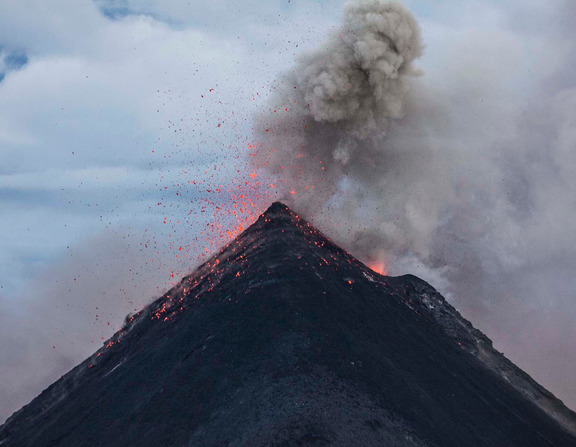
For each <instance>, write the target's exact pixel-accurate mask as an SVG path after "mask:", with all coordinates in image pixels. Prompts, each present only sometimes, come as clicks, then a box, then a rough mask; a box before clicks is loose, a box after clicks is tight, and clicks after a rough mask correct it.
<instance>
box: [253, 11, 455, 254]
mask: <svg viewBox="0 0 576 447" xmlns="http://www.w3.org/2000/svg"><path fill="white" fill-rule="evenodd" d="M422 52H423V43H422V37H421V31H420V27H419V25H418V23H417V22H416V20H415V18H414V16H413V15H412V14H411V13H410V12H409V11H408V10H407V9H406V8H405V7H404V6H402V5H401V4H400V3H396V2H387V1H383V0H359V1H355V2H353V3H350V4H348V5H347V6H346V9H345V13H344V21H343V24H342V26H341V27H340V29H339V30H337V31H336V32H334V33H333V34H332V36H330V38H329V40H328V41H327V42H326V43H325V44H324V45H322V46H321V47H320V48H319V49H318V50H316V51H314V52H312V53H310V54H306V55H304V56H303V57H302V58H301V59H300V60H299V61H298V63H297V64H296V66H295V68H294V69H293V70H292V71H291V72H290V73H288V74H286V75H285V76H284V78H283V79H282V82H281V83H279V85H277V86H275V90H274V92H273V94H272V97H271V99H270V105H269V107H268V109H267V110H265V111H264V112H263V113H262V114H261V115H260V116H258V117H257V119H256V126H255V127H256V134H257V135H258V137H257V141H258V146H257V151H256V153H255V154H254V155H255V156H254V157H253V160H254V163H255V165H256V166H257V167H260V168H265V169H266V170H267V171H268V172H269V173H270V174H271V175H272V176H273V177H276V178H277V179H278V181H279V184H278V187H279V188H281V189H282V191H283V192H284V197H283V199H284V200H286V201H288V202H290V203H293V204H294V205H295V206H296V208H297V209H299V210H303V211H304V212H307V213H308V214H312V213H317V211H318V210H319V209H323V207H324V206H325V205H327V204H330V203H331V201H332V199H333V198H334V197H335V196H337V195H342V193H343V192H344V193H345V195H346V196H347V200H344V201H343V200H338V201H337V203H336V204H335V205H334V206H337V207H339V208H340V209H339V211H340V213H339V215H340V216H342V218H343V221H344V222H348V223H353V225H348V226H347V230H348V231H351V233H349V234H348V235H347V236H346V237H345V238H344V239H346V242H347V246H349V247H350V248H352V249H353V250H354V252H355V253H356V254H358V255H360V256H363V257H364V258H365V259H368V260H376V259H377V258H380V257H381V254H382V253H383V252H384V249H385V250H386V251H387V252H390V251H391V252H406V251H408V250H411V249H414V250H416V251H417V252H418V253H421V254H423V253H425V252H426V251H427V245H428V239H429V233H430V231H431V228H430V226H431V223H428V222H426V220H430V221H436V220H437V216H438V212H437V210H436V209H435V208H436V204H435V202H436V200H433V197H431V194H432V193H434V194H436V195H438V191H432V190H430V188H429V183H430V182H426V181H417V178H418V177H422V175H424V174H425V173H424V172H422V169H421V168H420V167H419V166H420V165H421V164H426V165H435V164H437V162H436V159H435V158H436V157H435V155H434V154H433V151H432V150H431V149H430V148H428V147H427V148H425V150H421V147H417V146H418V145H419V139H420V136H419V135H418V134H417V133H416V134H415V133H414V132H411V134H410V135H405V132H404V130H403V126H404V125H401V124H399V123H403V122H406V123H410V126H411V128H414V127H415V126H417V125H418V126H421V124H420V123H415V122H413V121H414V118H412V117H411V115H413V113H408V112H410V109H413V108H414V105H415V100H414V98H415V95H414V89H415V85H414V83H413V80H414V78H415V77H416V76H417V75H418V74H419V71H418V70H417V69H416V68H415V67H414V65H413V62H414V60H415V59H417V58H418V57H419V56H421V55H422ZM420 96H422V95H420ZM424 96H425V95H424ZM424 102H425V98H420V104H419V107H422V104H423V103H424ZM416 120H418V118H416ZM396 127H398V128H396ZM407 143H408V144H407ZM436 183H438V182H436ZM440 183H441V182H440ZM407 184H412V186H411V188H410V189H411V190H417V191H418V194H415V195H414V197H413V198H411V199H409V200H408V201H406V200H405V197H404V196H405V194H403V193H402V191H401V189H402V188H404V187H405V185H407ZM274 186H276V185H274ZM444 186H445V185H442V184H440V185H439V187H440V188H444ZM443 193H444V191H443ZM398 197H402V202H403V203H405V207H404V210H402V212H398V207H397V206H396V205H397V204H395V201H396V200H397V198H398ZM414 202H418V203H414ZM374 203H377V205H378V206H377V207H376V208H377V209H374V207H373V206H372V204H374ZM366 205H370V206H369V207H368V206H366ZM362 206H366V208H367V209H364V210H362V209H361V208H362ZM380 206H384V208H385V209H380ZM383 216H387V217H386V218H384V219H382V217H383ZM359 223H360V225H359Z"/></svg>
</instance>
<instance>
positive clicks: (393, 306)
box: [0, 203, 576, 447]
mask: <svg viewBox="0 0 576 447" xmlns="http://www.w3.org/2000/svg"><path fill="white" fill-rule="evenodd" d="M575 433H576V415H575V414H574V413H573V412H571V411H570V410H568V409H567V408H566V407H565V406H564V405H563V404H562V402H560V401H559V400H558V399H556V398H555V397H554V396H553V395H552V394H551V393H549V392H548V391H546V390H545V389H544V388H542V387H541V386H540V385H538V384H537V383H536V382H534V381H533V380H532V379H531V378H530V377H529V376H528V375H527V374H525V373H524V372H523V371H521V370H520V369H519V368H517V367H516V366H515V365H514V364H512V363H511V362H510V361H509V360H507V359H506V358H505V357H504V356H503V355H502V354H500V353H498V352H497V351H496V350H494V349H493V348H492V343H491V341H490V340H489V339H488V338H487V337H486V336H485V335H484V334H482V333H481V332H480V331H478V330H476V329H474V327H472V325H471V324H470V323H469V322H468V321H467V320H465V319H464V318H463V317H462V316H461V315H460V314H459V313H458V312H457V311H456V310H455V309H454V308H453V307H452V306H451V305H450V304H448V303H447V302H446V301H445V300H444V298H443V297H442V296H441V295H440V294H439V293H438V292H436V291H435V290H434V289H433V288H432V287H431V286H430V285H428V284H427V283H425V282H424V281H422V280H420V279H418V278H416V277H414V276H411V275H406V276H401V277H396V278H392V277H386V276H382V275H379V274H377V273H375V272H374V271H372V270H370V269H369V268H368V267H366V266H365V265H364V264H362V263H361V262H359V261H358V260H356V259H355V258H354V257H352V256H351V255H349V254H348V253H346V252H345V251H343V250H342V249H340V248H338V247H337V246H335V245H334V244H333V243H332V242H330V241H329V240H327V239H326V238H325V237H324V236H322V234H320V232H319V231H318V230H316V229H315V228H314V227H312V226H311V225H310V224H308V223H307V222H306V221H304V220H303V219H301V218H300V217H298V216H297V215H296V214H295V213H294V212H292V211H291V210H290V209H288V208H287V207H286V206H284V205H282V204H280V203H274V204H273V205H272V206H271V207H270V208H269V209H268V210H267V211H266V212H265V213H264V214H262V215H261V216H260V218H259V219H258V221H257V222H256V223H255V224H254V225H252V226H251V227H250V228H248V229H247V230H246V231H245V232H244V233H242V234H241V235H240V236H239V237H238V238H237V239H236V240H234V241H233V242H232V243H231V244H229V245H228V246H227V247H225V248H224V249H223V250H222V251H221V252H220V254H218V255H216V256H214V257H213V258H212V259H210V260H209V261H208V262H206V263H205V264H203V265H202V266H201V267H200V268H198V269H197V270H196V271H195V272H194V273H193V274H191V275H190V276H187V277H185V278H183V279H182V281H181V282H180V283H179V284H178V286H176V287H174V288H173V289H172V290H170V291H169V292H168V293H166V294H165V295H164V296H163V297H161V298H159V299H158V300H157V301H155V302H154V303H152V304H151V305H149V306H148V307H146V308H145V309H143V310H142V311H141V312H139V313H138V314H136V315H133V316H130V317H129V318H127V319H126V323H125V325H124V327H123V328H122V330H120V331H119V332H118V333H116V334H115V335H114V337H112V338H111V339H110V340H108V341H107V342H106V343H105V345H104V347H102V348H101V349H100V350H99V351H98V352H96V353H95V354H94V355H92V356H91V357H90V358H88V359H87V360H86V361H84V362H83V363H81V364H80V365H78V366H77V367H76V368H74V369H73V370H72V371H70V372H69V373H68V374H66V375H65V376H64V377H62V378H61V379H60V380H58V381H57V382H56V383H54V384H53V385H51V386H50V387H49V388H48V389H46V390H45V391H44V392H43V393H42V394H41V395H40V396H38V397H37V398H36V399H34V400H33V401H32V402H31V403H30V404H28V405H27V406H25V407H24V408H22V409H21V410H20V411H18V412H17V413H15V414H14V415H13V416H12V417H11V418H10V419H8V421H7V422H6V424H5V425H3V426H2V427H0V445H1V446H2V447H12V446H14V447H16V446H18V447H24V446H91V447H95V446H103V447H104V446H106V447H115V446H122V447H125V446H139V447H145V446H154V447H158V446H178V447H183V446H203V447H208V446H251V447H258V446H308V445H313V446H328V445H333V446H346V447H350V446H437V447H451V446H454V447H463V446H470V447H482V446H486V447H496V446H498V447H512V446H518V447H529V446H558V447H559V446H575V445H576V436H575Z"/></svg>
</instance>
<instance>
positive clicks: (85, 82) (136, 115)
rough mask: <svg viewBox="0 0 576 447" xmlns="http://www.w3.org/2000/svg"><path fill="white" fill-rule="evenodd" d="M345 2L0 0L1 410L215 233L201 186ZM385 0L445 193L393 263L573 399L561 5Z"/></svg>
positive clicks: (575, 230)
mask: <svg viewBox="0 0 576 447" xmlns="http://www.w3.org/2000/svg"><path fill="white" fill-rule="evenodd" d="M344 3H345V2H344V1H340V0H337V1H330V2H328V1H320V0H306V1H304V0H278V1H276V0H272V1H270V0H269V1H261V0H243V1H241V2H240V1H233V0H229V1H223V0H221V1H209V2H206V1H196V0H190V1H185V0H163V1H154V0H143V1H132V0H95V1H89V0H52V1H41V0H5V1H3V2H1V3H0V311H1V314H0V334H1V335H2V337H3V343H2V346H1V347H0V374H1V376H2V377H3V378H4V380H3V381H2V382H3V383H2V384H0V402H2V405H1V407H0V420H4V419H5V418H6V417H8V416H9V415H10V414H11V413H12V412H13V411H15V410H16V409H18V408H19V407H20V406H22V405H23V404H25V403H27V402H28V401H29V400H30V399H31V398H33V397H34V396H35V395H37V394H38V393H39V392H40V391H41V390H42V389H43V388H44V387H45V386H47V385H48V384H49V383H51V382H52V381H54V380H55V379H57V378H58V377H59V376H60V375H61V374H63V373H64V372H66V371H67V370H69V369H70V368H71V367H72V366H74V365H75V364H76V363H78V362H79V361H81V360H82V359H83V358H85V357H86V356H88V355H89V354H91V352H93V351H94V350H96V349H97V348H99V346H100V343H101V341H102V339H105V338H107V337H109V336H110V335H111V334H112V333H113V332H114V330H115V329H117V328H118V327H119V326H120V325H121V323H122V320H123V318H124V316H125V315H126V314H127V313H128V312H131V311H134V310H137V309H139V308H141V307H142V306H143V305H144V304H146V303H148V302H149V301H150V300H151V299H152V298H153V297H155V296H157V295H159V293H160V292H161V291H163V290H165V289H166V288H167V287H169V285H170V283H171V282H172V281H174V280H175V279H177V278H178V277H179V276H182V275H184V274H186V273H188V272H189V270H190V269H191V268H192V267H193V266H194V265H196V264H197V263H198V262H199V261H200V260H201V259H202V256H206V253H208V252H210V251H212V250H214V249H215V248H216V247H217V246H218V244H219V243H224V242H225V241H226V237H227V236H226V235H223V236H222V235H221V233H220V232H219V230H218V229H217V228H214V226H213V225H211V224H213V213H214V210H215V208H214V206H213V205H212V204H213V203H230V200H231V193H230V192H229V191H233V192H234V193H235V192H237V193H238V194H240V193H242V185H246V183H245V182H244V178H245V177H247V178H249V177H248V174H249V172H250V168H249V166H248V165H247V161H246V155H247V147H248V146H249V144H250V143H251V141H252V140H253V135H252V132H253V131H252V125H253V118H254V116H255V114H258V113H259V112H260V111H261V110H262V108H263V107H264V105H265V104H266V100H267V98H268V97H269V94H270V91H271V86H273V85H274V83H275V82H276V81H277V79H278V78H279V76H280V75H281V74H282V73H283V72H286V71H287V70H289V69H290V67H292V66H293V65H294V60H295V58H296V57H297V56H298V55H300V54H303V53H304V52H306V51H309V50H311V49H313V48H315V47H317V46H318V43H319V42H322V41H324V40H325V39H326V37H327V36H328V35H329V33H330V32H332V31H334V29H337V27H338V25H339V23H340V21H341V18H342V7H343V5H344ZM404 4H405V5H406V6H407V7H408V8H409V9H410V10H411V11H412V12H413V13H414V15H415V17H416V19H417V20H418V21H419V23H420V25H421V27H422V32H423V39H424V42H425V45H426V49H425V54H424V56H423V57H422V58H421V59H419V60H418V62H417V65H418V66H419V67H421V68H422V71H423V75H422V76H421V77H420V79H419V83H420V88H426V89H427V91H428V92H430V93H428V94H427V95H425V96H426V98H429V97H433V98H434V100H433V101H430V104H434V105H435V106H434V107H436V106H437V108H438V114H440V115H441V116H442V119H441V120H436V121H434V120H432V121H429V122H428V121H426V123H425V124H426V125H425V126H424V128H425V129H426V134H427V135H430V140H431V141H433V142H434V144H435V145H436V146H442V147H443V148H444V147H445V148H448V149H445V150H444V149H443V150H442V152H441V154H442V157H444V158H442V160H443V162H442V163H441V164H442V170H441V171H437V177H440V176H443V178H445V179H447V180H446V181H447V182H450V183H451V186H452V189H451V191H452V193H451V194H450V198H449V199H446V203H448V202H449V204H445V206H444V207H443V209H444V210H449V211H445V214H443V215H442V219H444V220H443V221H442V225H435V227H434V232H435V235H436V236H435V237H434V238H431V239H430V241H427V242H426V244H427V247H428V249H427V252H428V254H427V255H422V253H421V252H419V251H418V250H415V251H414V253H413V256H416V257H418V256H420V257H421V258H422V259H421V261H422V262H421V263H418V262H414V261H413V260H412V258H411V257H406V259H404V261H403V260H402V259H399V260H398V261H397V263H396V265H395V270H394V273H404V272H405V273H410V272H412V270H411V269H412V268H419V267H418V266H419V265H423V264H426V267H425V268H424V267H422V268H421V272H420V271H418V272H415V273H419V274H421V275H422V276H424V277H425V279H428V280H430V281H431V282H432V283H433V285H435V286H437V287H438V288H439V289H440V290H441V291H442V292H444V293H446V294H447V295H449V296H450V299H451V300H452V302H453V303H454V304H455V305H456V306H457V307H458V308H459V309H460V310H461V311H462V312H463V313H464V315H465V316H466V317H468V318H469V319H471V320H472V322H473V323H474V324H475V325H476V326H478V327H480V329H482V330H484V331H486V332H487V333H488V335H489V336H490V337H491V338H493V340H494V341H495V345H496V347H497V348H499V349H500V350H502V351H504V352H505V354H506V355H508V356H509V357H510V358H511V359H512V360H513V361H515V362H517V363H518V364H519V366H521V367H522V368H524V369H525V370H527V371H528V372H529V373H530V374H531V375H533V377H535V378H536V379H537V380H538V381H540V382H541V383H542V384H543V385H545V386H546V387H547V388H549V389H550V390H552V391H553V392H554V393H555V394H556V395H557V396H558V397H560V398H561V399H563V400H564V401H565V402H566V403H567V404H568V405H569V406H571V407H572V408H576V393H575V392H574V390H576V379H575V378H576V366H575V363H576V362H574V359H575V358H576V329H574V328H575V327H576V324H575V323H576V303H575V302H574V301H575V298H576V296H575V294H576V293H575V290H576V279H575V278H574V273H575V272H576V248H575V247H576V224H575V223H574V222H575V220H574V219H575V218H576V204H575V197H576V195H575V194H576V181H575V180H574V179H575V178H576V155H575V154H574V153H575V152H576V119H575V117H576V81H574V79H573V73H574V70H575V69H576V57H575V56H574V54H576V52H575V51H574V49H575V44H576V32H575V31H573V27H572V26H571V23H573V20H576V8H575V7H574V3H573V2H571V1H570V0H566V1H563V0H546V1H545V0H523V1H519V0H509V1H507V2H501V1H496V0H484V1H475V0H470V1H464V0H430V1H426V2H423V1H417V0H406V1H404ZM448 129H449V130H448ZM445 159H446V160H445ZM454 172H457V173H456V174H454ZM215 191H216V192H215ZM222 191H226V193H221V192H222ZM454 191H455V192H454ZM443 203H444V202H443ZM455 210H460V213H459V214H457V216H456V217H455V215H456V211H455ZM446 213H447V214H446ZM220 219H224V220H226V217H221V218H220ZM463 222H464V223H465V224H463ZM223 225H224V227H226V222H224V223H223ZM447 241H449V242H447ZM438 244H441V247H438V246H436V245H438ZM430 253H432V255H430ZM411 256H412V255H411ZM471 259H472V260H471ZM403 268H404V270H405V271H402V269H403Z"/></svg>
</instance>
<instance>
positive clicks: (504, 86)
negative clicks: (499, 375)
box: [252, 0, 576, 408]
mask: <svg viewBox="0 0 576 447" xmlns="http://www.w3.org/2000/svg"><path fill="white" fill-rule="evenodd" d="M470 7H471V8H473V7H474V8H476V7H480V6H479V5H478V4H475V5H471V6H470ZM511 9H512V11H510V16H509V17H506V19H507V20H509V21H510V23H506V22H504V23H505V26H504V27H502V23H500V24H499V26H498V27H494V26H486V27H484V28H482V27H481V26H480V27H479V28H478V29H475V28H474V27H470V28H468V29H465V30H462V29H458V28H457V27H456V29H451V30H448V29H445V30H443V33H444V43H446V42H447V44H445V45H444V46H443V47H442V48H441V49H438V48H433V49H431V50H433V51H434V54H433V57H434V63H433V64H430V68H428V69H427V71H426V73H420V72H419V70H418V68H416V67H415V66H414V62H415V61H416V60H417V58H418V57H419V56H421V55H422V54H423V43H422V38H421V33H420V29H419V26H418V24H417V22H416V21H415V19H414V17H413V16H412V15H411V13H410V12H408V11H407V10H406V9H405V8H404V7H403V6H402V5H400V4H398V3H388V2H385V1H382V0H361V1H355V2H353V3H350V4H348V5H347V7H346V11H345V14H344V21H343V24H342V25H341V27H340V29H339V30H338V31H336V32H335V33H333V34H332V35H331V36H330V37H329V38H328V41H327V42H326V43H325V44H324V45H322V46H320V47H319V48H318V49H317V50H315V51H313V52H311V53H309V54H307V55H304V56H303V57H301V58H300V59H299V60H298V61H297V63H296V65H295V67H294V68H293V70H292V71H290V72H289V73H286V74H285V75H284V76H283V77H282V78H281V80H280V81H279V82H277V83H275V85H274V91H273V94H272V95H271V97H270V102H269V107H268V108H267V109H266V110H264V111H263V112H262V113H261V114H260V115H259V116H258V117H257V118H256V125H255V133H256V135H257V137H256V138H257V150H256V151H255V152H254V154H253V157H252V160H253V163H254V165H255V166H256V167H258V168H261V169H263V170H265V171H266V172H267V173H268V174H269V176H270V178H271V185H273V186H274V187H275V188H276V189H277V191H278V196H279V198H281V199H282V200H285V201H287V202H288V203H289V204H290V205H291V206H293V207H294V208H295V209H296V210H298V211H299V212H301V213H302V214H303V215H304V216H305V217H307V218H308V219H311V220H312V221H313V222H314V223H315V224H317V225H318V226H320V227H321V228H323V229H325V230H326V231H327V232H328V234H329V236H331V237H332V238H333V239H334V240H335V241H336V242H338V243H340V244H342V245H343V246H344V247H346V248H347V249H348V250H350V251H351V252H352V254H354V255H356V256H358V257H359V258H360V259H362V260H363V261H365V262H367V263H368V264H370V265H377V264H378V263H381V262H383V263H384V264H385V265H386V268H387V270H388V272H389V273H390V274H393V275H394V274H403V273H413V274H416V275H418V276H420V277H422V278H424V279H426V280H428V281H429V282H430V283H431V284H433V285H434V286H435V287H437V288H438V289H439V290H440V291H441V292H443V293H444V294H445V295H447V296H448V298H449V299H450V300H452V301H453V302H454V303H455V305H456V306H457V307H458V308H459V310H461V311H462V312H463V313H464V315H465V316H466V317H468V318H469V319H471V320H472V322H473V323H474V324H475V325H476V326H477V327H479V328H480V329H482V330H483V331H485V332H487V333H488V334H489V335H490V336H491V337H493V338H494V339H495V343H496V347H497V348H499V349H501V350H503V351H504V352H505V353H506V354H507V355H508V356H509V357H510V358H511V359H512V360H513V361H515V362H516V363H517V364H519V366H521V367H522V368H524V369H526V370H527V371H528V372H529V373H530V374H531V375H533V376H534V377H535V378H536V380H539V381H540V382H541V383H542V384H544V385H545V386H546V387H548V388H549V389H551V390H552V391H553V392H554V393H555V394H556V395H558V396H559V397H560V398H561V399H563V400H564V401H565V402H566V403H567V404H568V405H570V406H571V407H573V408H574V407H575V406H576V392H575V391H574V390H576V382H575V379H574V377H576V366H575V365H574V364H573V362H572V363H570V362H567V361H566V359H567V358H568V359H570V358H573V356H574V352H576V329H575V328H576V324H575V323H576V308H575V306H574V305H573V304H571V303H572V301H573V299H574V290H576V279H574V275H573V273H569V272H570V271H571V272H573V271H574V266H575V265H576V248H574V247H576V231H574V228H576V227H575V226H574V221H575V219H576V199H575V197H576V180H575V179H576V151H575V150H574V149H575V148H576V120H575V119H574V116H576V115H575V111H576V81H574V78H573V76H571V75H568V74H569V73H573V72H574V70H575V69H576V59H575V58H574V56H573V55H574V54H576V52H575V51H574V49H575V42H576V39H575V37H576V36H575V35H574V31H573V28H572V27H567V26H562V24H565V22H566V20H567V19H566V18H567V17H572V18H574V17H576V9H575V7H574V4H573V2H564V1H557V2H556V1H555V2H554V5H552V7H550V8H545V9H543V10H542V11H540V12H541V14H539V15H537V16H532V15H529V14H527V12H526V11H525V10H523V9H522V8H521V7H520V6H518V7H517V8H516V6H514V5H512V6H511ZM498 19H500V20H502V18H500V17H498ZM528 20H529V21H530V23H529V26H525V25H526V23H524V22H527V21H528ZM549 24H558V26H554V27H552V28H553V29H552V28H551V26H550V25H549ZM490 25H491V24H490ZM502 29H504V31H503V30H502ZM450 34H451V36H449V35H450ZM446 36H448V37H446ZM450 37H452V40H451V41H450ZM535 340H537V341H535ZM550 364H554V365H557V366H558V367H557V368H550V366H549V365H550Z"/></svg>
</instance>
